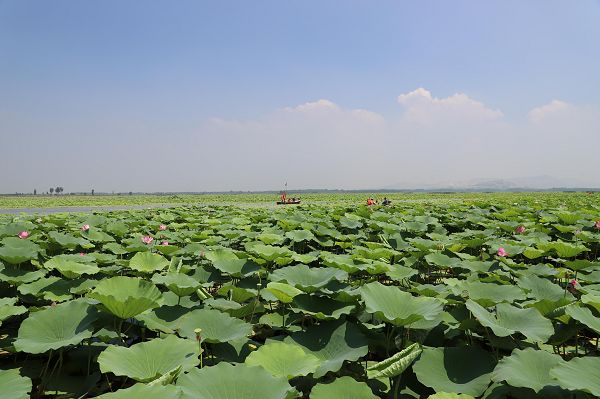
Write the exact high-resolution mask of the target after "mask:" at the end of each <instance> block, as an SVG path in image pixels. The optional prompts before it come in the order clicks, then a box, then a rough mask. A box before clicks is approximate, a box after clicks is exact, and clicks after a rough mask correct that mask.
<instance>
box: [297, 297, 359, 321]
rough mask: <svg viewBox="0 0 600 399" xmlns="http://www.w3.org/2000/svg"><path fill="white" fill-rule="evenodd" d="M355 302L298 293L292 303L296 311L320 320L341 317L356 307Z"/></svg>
mask: <svg viewBox="0 0 600 399" xmlns="http://www.w3.org/2000/svg"><path fill="white" fill-rule="evenodd" d="M354 306H355V305H354V304H352V303H351V304H348V303H343V302H339V301H336V300H334V299H331V298H329V297H324V296H316V295H308V294H303V295H298V296H297V297H295V298H294V300H293V301H292V303H291V304H290V308H291V309H292V310H293V311H294V312H301V313H304V314H308V315H311V316H314V317H316V318H317V319H319V320H331V319H339V318H340V317H342V316H343V315H348V314H350V312H352V310H353V309H354Z"/></svg>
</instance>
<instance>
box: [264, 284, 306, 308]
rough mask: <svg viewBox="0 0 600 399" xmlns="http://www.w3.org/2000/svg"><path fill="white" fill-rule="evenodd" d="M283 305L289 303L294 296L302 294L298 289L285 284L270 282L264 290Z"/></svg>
mask: <svg viewBox="0 0 600 399" xmlns="http://www.w3.org/2000/svg"><path fill="white" fill-rule="evenodd" d="M265 290H266V291H267V292H269V293H271V294H273V295H274V296H275V297H276V298H277V299H278V300H280V301H281V302H283V303H291V302H292V300H293V299H294V297H295V296H298V295H300V294H302V293H303V292H302V291H300V290H299V289H298V288H296V287H293V286H291V285H289V284H285V283H276V282H272V281H271V282H270V283H268V284H267V288H266V289H265Z"/></svg>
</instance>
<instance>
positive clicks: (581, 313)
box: [565, 305, 600, 334]
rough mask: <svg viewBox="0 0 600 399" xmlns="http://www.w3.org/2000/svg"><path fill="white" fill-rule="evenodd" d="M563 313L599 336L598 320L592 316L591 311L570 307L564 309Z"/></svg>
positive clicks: (599, 325) (599, 319)
mask: <svg viewBox="0 0 600 399" xmlns="http://www.w3.org/2000/svg"><path fill="white" fill-rule="evenodd" d="M565 311H566V313H567V314H568V315H569V316H571V317H572V318H574V319H575V320H577V321H578V322H580V323H582V324H584V325H585V326H587V327H588V328H589V329H590V330H593V331H595V332H596V333H598V334H600V318H599V317H596V316H594V314H593V313H592V311H591V310H589V309H588V308H583V307H579V306H576V305H570V306H567V307H566V308H565Z"/></svg>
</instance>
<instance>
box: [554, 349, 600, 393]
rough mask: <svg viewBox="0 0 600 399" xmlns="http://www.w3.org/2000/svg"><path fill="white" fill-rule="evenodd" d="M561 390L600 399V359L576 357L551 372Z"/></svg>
mask: <svg viewBox="0 0 600 399" xmlns="http://www.w3.org/2000/svg"><path fill="white" fill-rule="evenodd" d="M550 376H551V377H554V378H556V380H557V381H558V385H559V386H560V387H561V388H564V389H569V390H580V391H584V392H588V393H591V394H592V395H594V396H596V397H600V357H576V358H574V359H571V360H570V361H568V362H562V363H560V364H559V365H558V366H556V367H554V368H552V369H551V370H550Z"/></svg>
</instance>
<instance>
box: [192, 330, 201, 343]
mask: <svg viewBox="0 0 600 399" xmlns="http://www.w3.org/2000/svg"><path fill="white" fill-rule="evenodd" d="M201 332H202V329H201V328H196V329H195V330H194V334H196V341H200V340H201V339H202V338H201V337H200V333H201Z"/></svg>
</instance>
